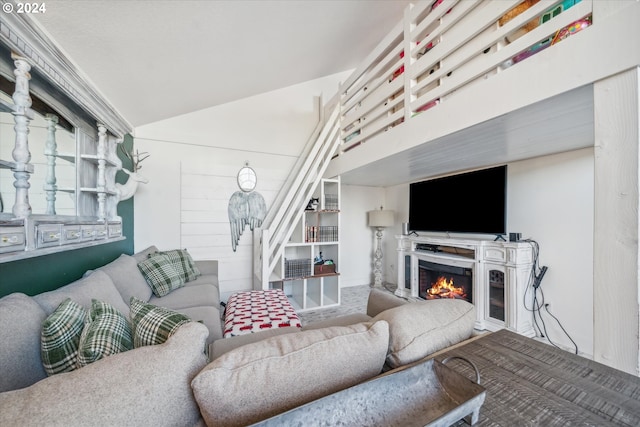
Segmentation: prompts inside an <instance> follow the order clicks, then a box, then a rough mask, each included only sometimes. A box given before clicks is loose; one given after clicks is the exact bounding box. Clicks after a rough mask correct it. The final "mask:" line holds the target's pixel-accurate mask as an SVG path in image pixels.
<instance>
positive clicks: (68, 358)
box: [40, 298, 87, 375]
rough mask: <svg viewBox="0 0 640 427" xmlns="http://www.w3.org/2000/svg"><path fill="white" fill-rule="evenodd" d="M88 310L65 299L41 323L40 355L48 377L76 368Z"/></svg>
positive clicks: (69, 299)
mask: <svg viewBox="0 0 640 427" xmlns="http://www.w3.org/2000/svg"><path fill="white" fill-rule="evenodd" d="M86 315H87V310H85V308H84V307H82V306H81V305H79V304H78V303H77V302H75V301H72V300H71V298H67V299H65V300H64V301H62V302H61V303H60V305H59V306H58V308H56V309H55V310H54V311H53V313H51V314H50V315H49V316H48V317H47V318H46V319H45V320H44V322H42V333H41V336H40V354H41V357H42V365H43V366H44V370H45V371H46V372H47V375H54V374H58V373H60V372H69V371H73V370H74V369H76V368H77V367H78V366H77V362H78V343H79V342H80V335H81V334H82V329H83V327H84V320H85V317H86Z"/></svg>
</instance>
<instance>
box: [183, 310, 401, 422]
mask: <svg viewBox="0 0 640 427" xmlns="http://www.w3.org/2000/svg"><path fill="white" fill-rule="evenodd" d="M388 333H389V326H388V325H387V322H376V323H360V324H356V325H351V326H340V327H333V328H326V329H318V330H312V331H302V332H296V333H292V334H285V335H279V336H275V337H271V338H267V339H265V340H263V341H260V342H256V343H253V344H247V345H245V346H242V347H240V348H237V349H235V350H232V351H230V352H228V353H226V354H223V355H222V356H221V357H219V358H218V359H216V360H214V361H213V362H211V363H210V364H209V365H208V366H207V367H206V368H205V369H203V370H202V372H200V373H199V374H198V375H197V376H196V377H195V378H194V380H193V382H192V383H191V386H192V388H193V392H194V396H195V398H196V401H197V402H198V406H199V407H200V412H201V413H202V416H203V418H204V420H205V421H206V423H207V425H209V426H212V425H224V426H227V427H228V426H243V425H247V424H251V423H254V422H257V421H260V420H263V419H266V418H269V417H271V416H274V415H276V414H279V413H281V412H284V411H287V410H289V409H291V408H294V407H296V406H299V405H302V404H304V403H307V402H310V401H312V400H315V399H318V398H320V397H322V396H325V395H327V394H330V393H334V392H337V391H339V390H342V389H345V388H347V387H350V386H353V385H355V384H358V383H360V382H362V381H364V380H366V379H369V378H371V377H373V376H375V375H377V374H379V373H380V372H381V370H382V365H383V363H384V359H385V355H386V351H387V343H388V338H389V335H388Z"/></svg>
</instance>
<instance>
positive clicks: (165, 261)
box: [138, 252, 184, 297]
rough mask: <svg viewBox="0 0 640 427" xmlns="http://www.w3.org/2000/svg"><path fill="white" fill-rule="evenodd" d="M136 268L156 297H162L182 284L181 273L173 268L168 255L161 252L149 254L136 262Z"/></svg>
mask: <svg viewBox="0 0 640 427" xmlns="http://www.w3.org/2000/svg"><path fill="white" fill-rule="evenodd" d="M138 269H139V270H140V272H141V273H142V275H143V276H144V279H145V280H146V281H147V283H148V284H149V286H150V287H151V290H152V291H153V294H154V295H155V296H157V297H163V296H165V295H167V294H168V293H169V292H171V291H173V290H174V289H178V288H180V287H182V286H184V279H183V278H182V275H180V273H179V272H178V271H177V270H176V269H175V267H174V266H173V263H172V262H171V260H170V259H169V257H168V256H167V255H164V254H162V253H159V252H158V253H155V254H151V255H149V258H147V259H145V260H144V261H140V262H139V263H138Z"/></svg>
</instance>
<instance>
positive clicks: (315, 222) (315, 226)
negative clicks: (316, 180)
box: [270, 178, 340, 311]
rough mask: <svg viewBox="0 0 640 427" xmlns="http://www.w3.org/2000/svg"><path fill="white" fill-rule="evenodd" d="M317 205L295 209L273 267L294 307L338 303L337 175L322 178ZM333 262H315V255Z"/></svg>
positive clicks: (301, 308)
mask: <svg viewBox="0 0 640 427" xmlns="http://www.w3.org/2000/svg"><path fill="white" fill-rule="evenodd" d="M318 187H319V188H318V189H317V191H316V193H314V195H313V198H317V199H318V203H317V206H314V207H313V208H307V209H305V210H304V211H302V212H300V213H299V218H298V220H297V223H296V227H295V229H294V231H293V234H292V235H291V238H290V239H289V242H288V243H287V244H286V245H285V249H284V256H283V257H282V259H281V261H280V264H279V265H278V266H277V267H276V271H275V274H276V276H277V277H278V280H275V281H272V282H270V287H271V288H278V289H282V290H283V291H284V292H285V294H286V295H287V296H288V297H289V300H290V301H291V304H292V305H293V306H294V308H295V309H296V310H297V311H304V310H312V309H315V308H321V307H332V306H336V305H339V304H340V270H339V267H340V179H339V178H338V179H322V180H321V181H320V184H319V186H318ZM320 255H321V256H322V259H324V260H332V261H333V264H328V265H327V264H325V265H315V260H316V258H317V257H318V256H320Z"/></svg>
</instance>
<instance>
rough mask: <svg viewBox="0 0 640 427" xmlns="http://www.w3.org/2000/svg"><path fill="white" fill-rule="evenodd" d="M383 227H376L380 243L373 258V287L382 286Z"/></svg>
mask: <svg viewBox="0 0 640 427" xmlns="http://www.w3.org/2000/svg"><path fill="white" fill-rule="evenodd" d="M382 230H383V228H382V227H376V237H377V239H378V244H377V247H376V252H375V253H374V259H373V285H371V287H372V288H382Z"/></svg>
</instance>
